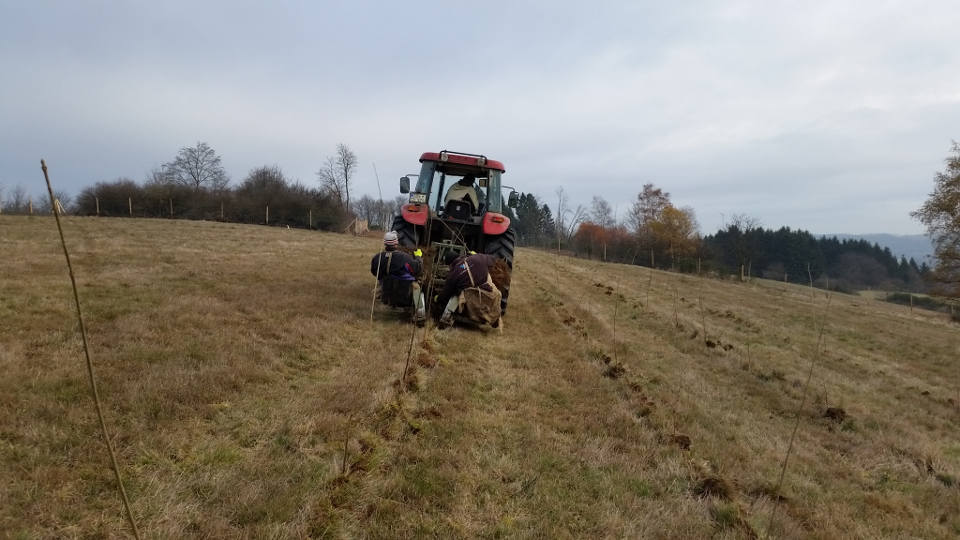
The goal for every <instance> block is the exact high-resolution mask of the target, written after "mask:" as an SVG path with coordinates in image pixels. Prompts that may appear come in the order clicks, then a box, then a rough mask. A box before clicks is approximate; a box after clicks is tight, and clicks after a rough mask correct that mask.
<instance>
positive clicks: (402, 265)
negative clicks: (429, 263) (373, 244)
mask: <svg viewBox="0 0 960 540" xmlns="http://www.w3.org/2000/svg"><path fill="white" fill-rule="evenodd" d="M383 247H384V250H383V251H381V252H380V253H377V254H376V255H374V256H373V259H371V260H370V273H371V274H373V275H374V276H376V277H377V280H378V287H379V288H380V299H381V301H382V302H383V303H384V304H388V305H391V306H395V307H411V306H412V307H413V308H414V315H413V320H414V322H416V323H417V324H423V323H424V322H425V321H426V318H427V317H426V310H425V308H424V305H425V304H424V298H423V291H422V289H421V287H420V282H419V278H420V274H422V273H423V261H421V260H420V256H421V255H422V252H421V251H420V250H419V249H418V250H416V251H414V252H413V253H414V254H413V255H409V254H407V253H404V252H403V251H400V250H399V249H398V248H399V241H398V239H397V233H396V232H395V231H389V232H387V233H386V234H385V235H383Z"/></svg>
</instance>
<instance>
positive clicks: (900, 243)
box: [820, 233, 933, 264]
mask: <svg viewBox="0 0 960 540" xmlns="http://www.w3.org/2000/svg"><path fill="white" fill-rule="evenodd" d="M820 236H823V237H826V238H832V237H837V239H839V240H847V239H853V240H866V241H867V242H870V243H871V244H879V245H880V247H888V248H890V251H891V252H892V253H893V254H894V255H896V256H897V258H900V257H906V258H907V259H913V260H915V261H917V264H923V263H924V262H926V263H927V264H931V262H930V257H932V256H933V244H931V243H930V238H929V237H927V235H925V234H885V233H878V234H844V233H838V234H822V235H820Z"/></svg>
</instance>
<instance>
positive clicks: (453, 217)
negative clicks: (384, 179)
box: [393, 150, 518, 311]
mask: <svg viewBox="0 0 960 540" xmlns="http://www.w3.org/2000/svg"><path fill="white" fill-rule="evenodd" d="M420 163H421V164H422V165H421V166H420V174H419V175H415V174H410V175H407V176H403V177H401V178H400V193H409V194H410V199H409V202H408V204H405V205H403V207H402V208H401V215H399V216H397V217H396V218H394V220H393V230H394V231H396V232H397V236H398V237H399V240H400V245H402V246H404V247H408V248H417V247H423V248H429V247H432V248H434V249H435V250H436V253H438V254H440V253H442V252H443V251H446V250H453V251H457V252H459V253H463V252H466V251H475V252H477V253H489V254H491V255H494V256H497V257H500V258H501V259H504V260H505V261H506V263H507V265H508V266H509V267H510V268H511V269H512V268H513V249H514V245H515V243H516V235H515V233H514V231H513V229H511V228H510V218H509V217H507V216H506V215H504V213H503V212H504V202H505V201H504V200H503V195H502V191H501V190H502V189H509V190H510V194H509V196H508V197H507V201H506V204H507V206H509V207H511V208H513V207H516V205H517V201H518V195H517V192H516V190H514V189H513V188H511V187H509V186H503V185H501V183H500V177H501V176H502V175H503V173H504V172H505V169H504V167H503V163H501V162H499V161H494V160H492V159H488V158H487V157H486V156H483V155H479V154H465V153H462V152H450V151H447V150H444V151H442V152H426V153H424V154H423V155H421V156H420ZM410 177H416V182H417V184H416V186H415V188H414V190H413V191H412V192H411V191H410ZM439 259H440V260H443V259H442V256H441V257H440V258H439ZM436 266H437V267H440V266H442V265H436ZM439 270H440V269H439V268H438V269H437V271H435V272H434V275H433V276H430V278H431V279H432V280H433V281H434V283H433V287H434V288H436V287H438V286H442V283H437V281H438V280H440V281H442V277H443V276H444V275H445V272H441V273H440V274H439V275H438V272H439ZM444 270H445V269H444ZM501 293H502V295H503V301H502V306H501V308H502V310H504V311H505V310H506V305H507V295H508V294H509V291H501Z"/></svg>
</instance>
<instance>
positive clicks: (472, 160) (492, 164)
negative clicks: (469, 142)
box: [420, 150, 507, 172]
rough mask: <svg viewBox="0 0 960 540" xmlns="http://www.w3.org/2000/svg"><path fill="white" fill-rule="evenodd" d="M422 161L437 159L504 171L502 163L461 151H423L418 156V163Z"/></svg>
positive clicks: (442, 161) (443, 161) (438, 160)
mask: <svg viewBox="0 0 960 540" xmlns="http://www.w3.org/2000/svg"><path fill="white" fill-rule="evenodd" d="M424 161H437V162H441V163H450V164H456V165H466V166H468V167H479V168H482V169H494V170H497V171H500V172H506V171H507V170H506V169H505V168H504V167H503V163H501V162H499V161H496V160H493V159H488V158H487V157H486V156H483V155H480V154H464V153H462V152H449V151H447V150H444V151H442V152H424V153H423V154H422V155H421V156H420V163H423V162H424Z"/></svg>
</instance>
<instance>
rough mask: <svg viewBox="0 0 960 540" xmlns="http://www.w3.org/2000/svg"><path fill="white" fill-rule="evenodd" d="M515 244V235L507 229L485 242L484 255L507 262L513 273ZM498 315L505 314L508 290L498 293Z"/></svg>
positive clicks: (511, 230)
mask: <svg viewBox="0 0 960 540" xmlns="http://www.w3.org/2000/svg"><path fill="white" fill-rule="evenodd" d="M516 243H517V233H515V232H514V231H513V229H507V230H506V232H504V233H503V234H501V235H499V236H494V237H493V238H490V239H489V240H488V241H487V245H486V246H485V247H484V250H483V251H484V253H487V254H488V255H493V256H494V257H499V258H501V259H503V260H505V261H507V266H509V267H510V270H511V271H513V248H514V246H515V245H516ZM500 294H501V297H500V315H505V314H506V313H507V297H508V296H510V289H509V288H507V289H506V290H503V291H500Z"/></svg>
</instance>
